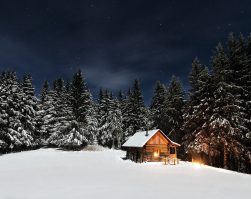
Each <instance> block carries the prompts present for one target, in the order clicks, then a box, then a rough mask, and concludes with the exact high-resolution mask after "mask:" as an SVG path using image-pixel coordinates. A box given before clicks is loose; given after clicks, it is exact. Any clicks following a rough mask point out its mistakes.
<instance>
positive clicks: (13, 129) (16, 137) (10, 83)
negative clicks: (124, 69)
mask: <svg viewBox="0 0 251 199" xmlns="http://www.w3.org/2000/svg"><path fill="white" fill-rule="evenodd" d="M0 93H1V96H0V97H1V108H0V111H1V113H2V114H1V116H0V123H1V125H0V126H1V135H0V138H1V147H4V148H5V149H6V150H20V149H28V148H31V147H33V146H34V139H33V137H32V134H33V132H32V130H33V129H32V128H31V127H30V126H29V125H27V122H26V120H25V118H26V114H27V113H33V110H32V108H31V107H29V106H28V105H26V103H25V99H26V98H25V93H24V92H23V90H22V88H21V86H20V84H19V82H18V80H17V77H16V74H15V73H14V72H7V73H4V75H3V76H2V77H1V91H0Z"/></svg>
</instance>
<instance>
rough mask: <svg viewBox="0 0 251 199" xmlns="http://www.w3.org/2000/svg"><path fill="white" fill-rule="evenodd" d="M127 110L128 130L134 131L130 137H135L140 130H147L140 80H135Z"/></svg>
mask: <svg viewBox="0 0 251 199" xmlns="http://www.w3.org/2000/svg"><path fill="white" fill-rule="evenodd" d="M127 110H128V113H127V114H128V115H127V121H126V123H127V124H129V126H128V128H129V129H131V130H132V131H131V132H130V131H129V132H130V133H132V134H130V135H133V134H134V133H135V132H136V131H138V130H144V129H146V128H147V116H146V115H147V111H146V108H145V105H144V100H143V95H142V93H141V90H140V85H139V81H138V80H135V82H134V87H133V90H132V92H131V93H129V96H128V104H127ZM130 135H129V136H130Z"/></svg>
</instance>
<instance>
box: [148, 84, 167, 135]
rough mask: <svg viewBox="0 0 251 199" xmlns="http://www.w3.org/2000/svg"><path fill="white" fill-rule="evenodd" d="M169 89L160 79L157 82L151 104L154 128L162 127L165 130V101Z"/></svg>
mask: <svg viewBox="0 0 251 199" xmlns="http://www.w3.org/2000/svg"><path fill="white" fill-rule="evenodd" d="M166 95H167V91H166V88H165V85H163V84H161V83H160V81H157V82H156V86H155V90H154V95H153V99H152V102H151V105H150V113H151V118H152V120H153V128H154V127H155V128H159V129H162V130H163V131H164V132H165V129H164V128H165V124H166V122H165V119H164V118H163V114H164V113H163V110H164V102H165V100H166Z"/></svg>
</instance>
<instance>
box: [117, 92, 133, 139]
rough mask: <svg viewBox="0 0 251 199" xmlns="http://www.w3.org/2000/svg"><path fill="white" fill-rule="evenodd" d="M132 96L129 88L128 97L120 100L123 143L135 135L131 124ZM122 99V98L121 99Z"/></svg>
mask: <svg viewBox="0 0 251 199" xmlns="http://www.w3.org/2000/svg"><path fill="white" fill-rule="evenodd" d="M131 95H132V91H131V89H130V88H129V89H128V91H127V95H126V96H125V97H124V98H122V99H121V100H120V104H121V106H120V107H121V111H122V118H123V138H122V140H123V142H124V141H126V140H127V139H128V137H129V136H131V135H133V134H134V132H133V125H132V124H131V123H130V121H131V116H130V109H129V107H130V103H129V102H130V101H129V100H130V98H131ZM119 99H120V98H119Z"/></svg>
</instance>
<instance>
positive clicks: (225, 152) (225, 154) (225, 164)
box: [223, 144, 228, 169]
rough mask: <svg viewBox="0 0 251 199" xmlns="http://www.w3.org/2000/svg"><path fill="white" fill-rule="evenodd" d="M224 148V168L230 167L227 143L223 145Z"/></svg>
mask: <svg viewBox="0 0 251 199" xmlns="http://www.w3.org/2000/svg"><path fill="white" fill-rule="evenodd" d="M223 147H224V148H223V158H224V159H223V167H224V169H228V166H227V147H226V145H225V144H224V146H223Z"/></svg>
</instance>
